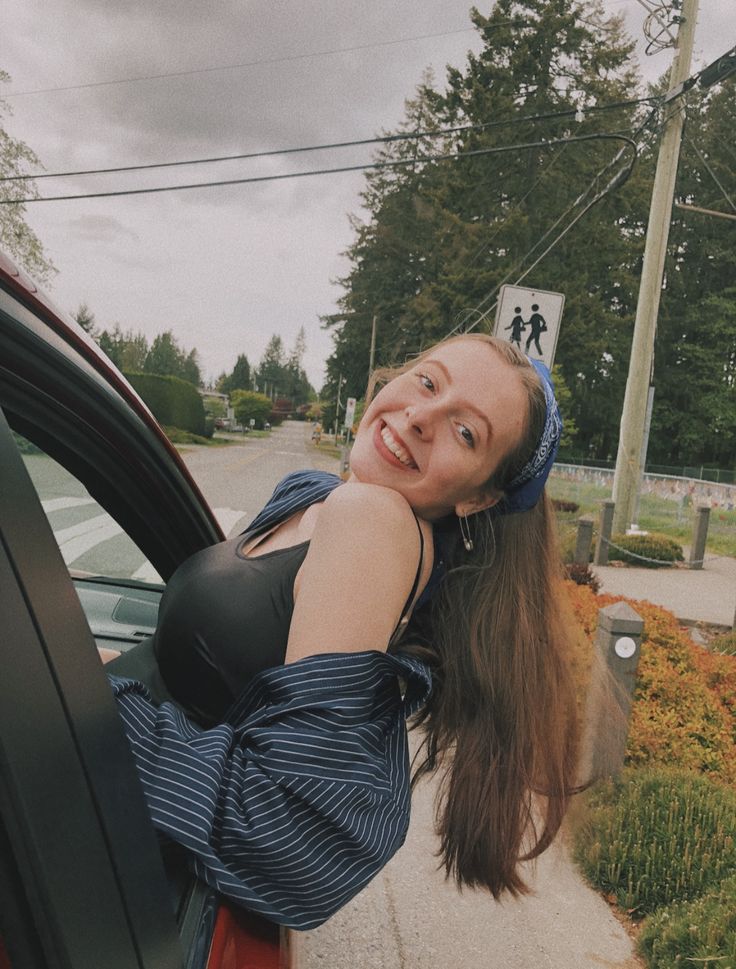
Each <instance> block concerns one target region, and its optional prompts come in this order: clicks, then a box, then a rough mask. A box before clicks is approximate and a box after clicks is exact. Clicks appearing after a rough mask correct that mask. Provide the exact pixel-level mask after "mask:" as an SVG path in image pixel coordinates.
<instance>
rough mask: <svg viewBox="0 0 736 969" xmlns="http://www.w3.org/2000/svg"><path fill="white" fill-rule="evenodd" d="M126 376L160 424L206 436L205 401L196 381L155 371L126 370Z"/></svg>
mask: <svg viewBox="0 0 736 969" xmlns="http://www.w3.org/2000/svg"><path fill="white" fill-rule="evenodd" d="M125 376H126V377H127V378H128V380H129V381H130V383H131V384H132V385H133V387H134V388H135V389H136V390H137V391H138V393H139V394H140V395H141V397H142V398H143V400H144V401H145V402H146V403H147V404H148V406H149V407H150V409H151V411H152V412H153V416H154V417H155V418H156V420H157V421H158V422H159V424H162V425H168V426H173V427H180V428H181V429H182V430H183V431H190V432H191V433H192V434H198V435H200V436H203V435H204V433H205V421H204V404H203V403H202V398H201V397H200V395H199V391H198V390H197V388H196V387H195V386H194V385H193V384H190V383H189V382H188V381H186V380H182V379H181V378H179V377H161V376H159V375H158V374H152V373H126V374H125Z"/></svg>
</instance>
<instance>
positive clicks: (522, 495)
mask: <svg viewBox="0 0 736 969" xmlns="http://www.w3.org/2000/svg"><path fill="white" fill-rule="evenodd" d="M529 362H530V363H531V365H532V366H533V367H534V369H535V370H536V371H537V373H538V374H539V377H540V382H541V384H542V389H543V390H544V399H545V402H546V404H547V413H546V415H545V418H544V428H543V429H542V434H541V437H540V438H539V442H538V443H537V446H536V448H535V450H534V454H532V456H531V457H530V458H529V460H528V461H527V463H526V464H525V465H524V467H523V468H522V469H521V471H520V472H519V473H518V474H517V475H516V477H515V478H513V480H512V481H511V482H510V484H509V485H508V487H507V488H506V494H505V496H504V498H503V499H502V500H501V501H500V502H499V503H498V505H496V510H497V511H499V512H501V514H505V515H508V514H511V513H512V512H517V511H529V509H530V508H533V507H534V506H535V505H536V503H537V502H538V501H539V497H540V495H541V494H542V489H543V488H544V485H545V483H546V481H547V477H548V475H549V473H550V470H551V469H552V465H553V464H554V460H555V457H556V455H557V448H558V447H559V444H560V437H561V436H562V418H561V417H560V411H559V408H558V406H557V401H556V400H555V391H554V386H553V385H552V376H551V374H550V372H549V370H548V369H547V367H545V365H544V364H543V363H542V362H541V361H540V360H532V359H531V358H529Z"/></svg>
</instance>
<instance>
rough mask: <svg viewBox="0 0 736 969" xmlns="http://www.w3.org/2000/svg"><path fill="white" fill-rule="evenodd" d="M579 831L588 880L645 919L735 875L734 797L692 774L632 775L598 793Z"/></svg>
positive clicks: (645, 772) (579, 850) (579, 848)
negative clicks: (662, 907)
mask: <svg viewBox="0 0 736 969" xmlns="http://www.w3.org/2000/svg"><path fill="white" fill-rule="evenodd" d="M585 814H586V816H585V819H584V820H583V821H582V823H580V824H579V826H578V827H577V830H576V832H575V858H576V860H577V862H578V863H579V864H580V866H581V868H582V869H583V871H584V873H585V875H586V876H587V878H588V879H589V880H590V881H591V882H592V884H593V885H595V886H596V887H597V888H599V889H601V890H602V891H603V892H606V893H610V894H613V895H615V897H616V902H617V904H618V905H619V906H620V907H621V908H623V909H626V910H627V911H629V912H630V913H631V914H632V915H633V916H634V917H636V918H641V917H642V916H644V915H647V914H649V913H651V912H654V911H655V910H656V909H658V908H659V907H661V906H664V905H670V904H671V903H673V902H685V901H690V900H692V899H695V898H697V897H698V896H700V895H703V894H704V893H706V892H708V891H711V890H713V889H715V888H717V887H718V886H719V884H720V882H721V881H722V880H724V879H725V878H726V877H727V876H730V875H731V874H732V873H733V872H734V870H736V840H735V839H734V832H735V831H736V791H733V790H731V789H730V788H726V787H721V786H720V785H718V784H714V783H713V781H711V780H710V779H709V778H705V777H700V776H698V775H697V774H694V773H687V772H682V771H680V772H676V771H668V770H663V769H659V770H646V769H644V770H642V769H639V770H629V771H625V772H624V774H623V775H622V778H621V780H620V781H617V782H615V783H614V782H608V783H605V784H601V785H600V786H598V787H596V788H595V789H594V790H593V791H592V792H591V793H590V795H589V798H588V803H587V805H586V809H585Z"/></svg>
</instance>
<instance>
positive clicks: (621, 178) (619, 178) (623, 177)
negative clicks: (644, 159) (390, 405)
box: [447, 108, 656, 336]
mask: <svg viewBox="0 0 736 969" xmlns="http://www.w3.org/2000/svg"><path fill="white" fill-rule="evenodd" d="M655 113H656V108H655V109H654V110H653V111H652V112H650V114H649V116H648V117H647V118H645V120H644V121H643V122H642V124H641V125H640V126H639V127H638V128H637V130H636V131H635V132H634V136H636V135H638V134H639V133H640V132H641V131H642V130H643V129H644V128H645V127H646V126H647V125H648V124H649V122H650V121H651V119H652V118H653V117H654V115H655ZM625 150H626V146H624V147H622V148H621V149H620V150H619V151H618V152H617V153H616V155H615V157H614V158H613V159H611V161H609V162H608V163H607V164H606V165H605V166H604V167H603V168H602V169H601V170H600V171H599V172H598V173H597V174H596V175H595V177H594V178H593V180H592V181H591V183H590V185H589V186H588V188H587V189H586V190H585V191H584V192H583V193H581V194H580V195H579V196H578V197H577V198H576V199H575V201H574V202H573V203H572V204H571V205H569V206H568V207H567V209H566V210H565V211H564V212H563V213H562V215H560V216H559V217H558V218H557V219H556V220H555V221H554V222H553V223H552V225H551V226H550V228H549V229H548V230H547V231H546V232H545V233H544V235H542V236H541V237H540V238H539V239H538V240H537V241H536V242H535V244H534V245H533V246H532V248H531V249H529V250H528V252H526V253H525V254H524V256H522V258H521V259H520V260H518V261H517V263H516V264H515V265H514V266H513V267H512V268H511V269H510V270H509V271H508V272H507V273H506V275H505V276H504V278H503V279H502V280H501V282H500V283H498V284H497V285H496V286H494V287H493V289H492V290H491V291H490V292H489V293H487V294H486V295H485V296H484V297H483V299H482V300H481V301H480V302H479V303H478V304H477V305H476V306H474V307H473V308H472V309H470V310H468V311H467V312H466V313H465V314H464V316H463V318H462V319H461V320H460V322H459V323H458V324H457V325H456V326H455V327H454V328H453V329H452V330H451V331H450V332H449V333H448V334H447V335H448V336H452V335H453V334H455V333H457V332H459V331H463V332H470V331H471V330H473V329H475V327H476V326H477V325H478V324H479V323H480V322H482V320H484V319H485V318H486V317H487V316H488V314H489V313H490V312H492V311H493V309H494V307H495V305H496V303H495V302H494V303H492V305H491V306H489V307H488V309H484V307H485V306H486V304H488V303H490V302H491V300H493V299H494V297H495V296H496V295H497V293H498V292H499V290H500V289H501V287H502V286H503V285H504V284H505V283H507V282H508V281H509V280H510V279H511V278H512V277H514V276H515V275H516V273H517V272H518V271H519V270H520V269H521V267H522V266H523V265H524V263H525V262H526V260H527V259H528V258H529V257H530V256H531V255H532V254H533V253H534V252H535V251H536V250H537V249H538V248H539V246H540V245H542V244H543V243H544V241H545V240H546V239H547V238H548V237H549V236H550V234H551V233H552V232H553V231H554V230H555V229H556V228H557V226H558V225H559V224H560V222H561V221H562V220H563V219H564V218H565V217H566V216H567V215H568V214H569V213H570V212H572V211H573V210H574V209H575V207H576V206H578V205H579V204H580V203H581V202H582V201H583V200H584V199H585V198H586V196H587V195H589V193H590V192H591V191H592V190H593V188H594V187H595V186H596V184H597V183H598V181H599V180H600V179H601V178H602V177H603V176H604V174H605V173H606V172H607V171H608V170H609V169H610V168H612V167H613V165H615V164H616V163H617V162H618V161H619V160H620V158H621V157H622V156H623V152H624V151H625ZM637 157H638V148H637V146H636V144H635V143H634V156H633V158H632V159H631V161H630V162H629V163H628V165H627V166H626V167H625V168H623V169H620V170H619V171H618V172H617V173H616V174H615V175H614V176H613V178H611V179H610V180H609V182H608V184H607V185H606V186H605V188H604V189H603V190H602V191H599V192H598V193H597V194H596V195H595V196H594V197H593V198H592V199H591V200H590V201H589V202H588V204H587V205H586V206H585V207H584V208H583V209H582V210H581V211H580V212H579V213H578V214H577V215H576V216H575V218H574V219H573V220H572V221H571V222H570V223H569V224H568V225H567V226H566V227H565V228H564V229H563V230H562V232H560V233H559V234H558V235H557V236H556V237H555V239H553V241H552V242H551V243H550V245H548V246H547V248H546V249H545V250H544V252H542V254H541V255H540V256H538V257H537V258H536V259H535V260H534V262H533V263H532V264H531V266H529V267H528V268H527V269H525V270H524V272H523V273H522V274H521V275H520V276H517V277H516V279H515V280H514V284H515V285H518V284H519V283H520V282H522V280H524V279H525V278H526V277H527V276H528V275H529V273H530V272H531V271H532V270H533V269H535V268H536V267H537V266H538V265H539V263H540V262H541V261H542V260H543V259H544V258H545V256H547V255H548V254H549V253H550V252H551V251H552V249H553V248H554V247H555V246H556V245H557V244H558V243H559V242H560V241H561V240H562V239H563V238H564V237H565V236H566V235H567V234H568V232H570V230H571V229H572V228H573V227H574V226H575V225H576V224H577V223H578V222H579V221H580V219H581V218H582V217H583V216H584V215H585V214H586V213H587V212H589V211H590V209H591V208H593V206H594V205H596V204H597V203H598V202H600V201H601V200H602V199H603V198H605V196H606V195H608V193H609V192H611V191H613V189H614V188H618V187H619V186H621V185H623V184H624V183H625V182H626V181H627V180H628V179H629V177H630V176H631V173H632V171H633V169H634V164H635V163H636V159H637ZM481 310H482V312H481ZM476 314H477V317H478V318H477V319H476V320H475V321H474V323H473V324H472V326H470V327H468V328H467V330H466V329H465V324H466V323H467V322H468V320H469V319H470V317H471V316H473V315H476Z"/></svg>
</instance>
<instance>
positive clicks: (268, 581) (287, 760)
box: [117, 335, 577, 928]
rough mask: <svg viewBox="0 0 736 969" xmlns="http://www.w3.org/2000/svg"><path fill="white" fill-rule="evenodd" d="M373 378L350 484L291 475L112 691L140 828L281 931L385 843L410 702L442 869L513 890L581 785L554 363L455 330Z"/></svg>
mask: <svg viewBox="0 0 736 969" xmlns="http://www.w3.org/2000/svg"><path fill="white" fill-rule="evenodd" d="M377 381H380V382H381V384H382V386H381V389H380V390H379V391H378V392H377V393H376V394H375V396H373V397H372V399H371V401H370V403H369V406H368V407H367V409H366V411H365V414H364V416H363V419H362V421H361V424H360V427H359V430H358V433H357V436H356V441H355V446H354V449H353V456H352V473H351V476H350V478H349V480H348V481H347V482H346V483H344V484H343V483H341V482H340V480H339V479H338V478H337V477H335V476H332V475H325V474H322V473H319V472H300V473H298V474H295V475H290V476H289V477H288V478H287V479H285V480H284V481H283V482H282V483H281V484H280V485H279V486H278V487H277V489H276V491H275V493H274V496H273V497H272V499H271V501H270V502H269V504H268V505H267V506H266V508H265V509H264V511H263V512H262V513H261V514H260V515H259V516H258V517H257V518H256V519H255V521H254V522H253V523H252V524H251V526H250V528H249V529H248V531H247V532H245V533H244V535H242V536H239V537H238V538H236V539H232V540H230V541H227V542H224V543H221V544H220V545H217V546H213V547H212V548H209V549H205V550H204V551H202V552H199V553H197V554H196V555H195V556H193V557H192V558H191V559H189V560H188V561H187V562H185V563H184V564H183V565H182V566H181V567H180V569H179V570H178V571H177V572H176V573H175V575H174V576H173V577H172V579H171V581H170V583H169V586H168V588H167V590H166V593H165V595H164V598H163V601H162V605H161V611H160V621H159V626H158V629H157V632H156V638H155V643H154V655H155V659H156V661H157V670H156V673H155V677H154V684H155V687H156V689H157V691H158V699H159V701H165V702H163V703H162V705H161V707H160V709H159V711H158V712H156V710H155V707H154V706H152V705H150V701H149V700H148V699H146V697H145V695H143V694H142V693H141V692H140V691H139V690H137V689H133V688H131V686H125V685H123V684H122V683H121V684H120V685H119V686H118V687H117V691H118V698H119V702H120V704H121V710H122V713H123V717H124V721H125V723H126V727H127V729H128V732H129V736H130V738H131V741H132V744H133V750H134V753H136V755H137V757H138V760H139V767H140V770H141V776H142V779H143V782H144V786H145V787H146V792H147V795H148V798H149V806H150V807H151V812H152V816H153V819H154V823H155V824H156V825H157V827H159V829H160V830H161V831H162V832H164V833H166V834H167V835H168V836H169V837H171V838H173V839H174V840H177V841H179V842H180V843H181V844H183V845H184V846H185V847H186V848H188V849H189V851H190V852H191V853H192V854H193V856H194V857H195V858H196V865H197V870H198V872H199V873H200V874H201V876H202V877H203V878H205V879H207V880H209V881H210V882H211V883H212V884H214V885H216V886H217V887H218V888H219V889H220V890H222V891H224V892H226V893H227V894H229V895H231V896H232V897H233V898H236V899H237V900H239V901H240V902H241V903H242V904H244V905H246V906H247V907H250V908H254V909H255V910H257V911H259V912H262V913H263V914H266V915H268V916H270V917H271V918H274V919H276V920H278V921H283V922H285V923H286V924H289V925H292V926H295V927H301V928H304V927H309V926H312V925H315V924H317V923H318V922H319V921H321V920H323V919H324V918H326V917H327V916H328V915H329V914H331V912H333V911H335V909H336V908H338V907H340V905H342V904H344V903H345V902H346V901H347V900H348V899H349V898H350V897H352V895H354V894H355V893H356V892H357V891H358V890H359V889H360V888H361V887H363V885H365V883H366V882H367V881H368V880H369V879H370V878H371V877H372V876H373V875H374V874H375V873H376V871H378V870H379V869H380V867H381V866H382V865H383V864H385V862H386V861H387V860H388V858H389V857H390V856H391V855H392V854H393V853H394V852H395V851H396V849H397V848H398V847H399V846H400V845H401V843H402V841H403V839H404V836H405V834H406V828H407V824H408V813H409V776H408V755H407V745H406V731H405V728H404V720H405V718H406V717H407V716H413V715H416V719H417V723H418V724H421V726H422V727H423V729H424V731H425V734H426V736H425V753H424V758H423V761H422V763H421V765H420V767H419V770H418V774H419V775H421V774H423V773H427V772H430V771H434V770H435V769H437V768H438V767H440V766H441V767H442V768H443V769H444V771H445V784H444V788H443V791H444V794H443V799H442V801H441V803H440V807H439V814H438V828H439V834H440V838H441V845H442V853H443V858H444V863H445V866H446V869H447V871H448V873H450V874H452V875H454V876H455V878H456V879H457V881H458V883H459V884H461V885H462V884H466V885H477V886H482V887H485V888H487V889H489V890H490V891H491V892H492V893H493V895H494V896H497V897H498V896H500V895H501V894H502V893H503V892H504V891H509V892H511V893H517V892H520V891H524V890H525V886H524V883H523V881H522V879H521V877H520V875H519V872H518V866H519V863H520V862H521V861H522V860H524V859H527V858H531V857H534V856H535V855H537V854H539V853H540V852H541V851H542V850H544V848H545V847H546V846H547V845H548V844H549V843H550V841H551V840H552V838H553V837H554V834H555V832H556V831H557V829H558V827H559V825H560V823H561V820H562V817H563V815H564V811H565V808H566V805H567V801H568V798H569V794H570V792H571V790H572V789H573V787H574V782H575V777H574V773H575V759H576V746H577V724H576V712H575V711H576V707H575V702H574V695H573V689H572V686H571V677H570V674H569V671H568V668H567V662H566V656H565V638H564V634H563V630H562V625H561V621H560V617H559V612H558V608H557V600H558V589H557V586H556V582H557V579H558V575H559V571H558V568H557V559H556V553H555V545H554V537H553V536H554V529H553V527H552V519H551V516H550V512H549V506H548V503H547V499H546V497H545V495H544V482H545V481H546V477H547V474H548V473H549V469H550V467H551V464H552V461H553V460H554V455H555V453H556V448H557V443H558V441H559V436H560V431H561V423H560V420H559V414H558V411H557V405H556V403H555V400H554V396H553V393H552V389H551V384H550V383H549V376H548V374H547V372H546V371H545V370H544V368H543V367H541V365H540V366H538V365H532V363H530V361H529V360H528V359H527V358H526V357H525V356H524V355H523V354H521V353H520V352H519V351H517V350H516V349H515V348H514V347H512V346H511V345H510V344H508V343H505V342H503V341H496V340H494V339H493V338H490V337H479V336H468V335H466V336H462V337H457V338H455V339H452V340H449V341H446V342H445V343H442V344H439V345H438V346H436V347H434V348H432V349H431V350H429V351H428V352H427V353H425V354H423V355H422V356H420V357H419V358H418V359H416V360H415V361H413V362H412V363H410V364H407V365H406V366H405V367H403V368H400V369H399V370H398V371H394V372H386V371H384V372H382V373H379V374H378V375H377ZM223 590H224V592H223ZM117 671H119V672H124V671H125V669H124V667H123V668H120V669H119V670H117ZM128 672H133V671H132V670H130V669H129V670H128ZM430 682H431V691H430ZM402 684H403V686H402ZM172 699H173V701H174V704H173V705H172V703H171V702H170V701H171V700H172ZM182 711H183V713H185V714H187V715H188V716H189V717H190V720H185V719H184V716H183V713H182ZM197 723H198V724H199V725H200V726H199V727H198V726H196V724H197ZM213 752H215V753H213ZM213 756H214V758H215V760H214V762H213V761H212V757H213ZM215 762H216V765H217V767H216V769H215V768H214V764H215ZM213 771H214V772H213ZM532 817H534V818H535V819H538V818H541V819H542V827H541V831H539V832H538V831H537V829H536V828H535V827H534V824H533V822H532ZM274 832H278V835H277V836H274ZM314 872H319V873H320V876H319V878H314V877H313V875H314Z"/></svg>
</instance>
